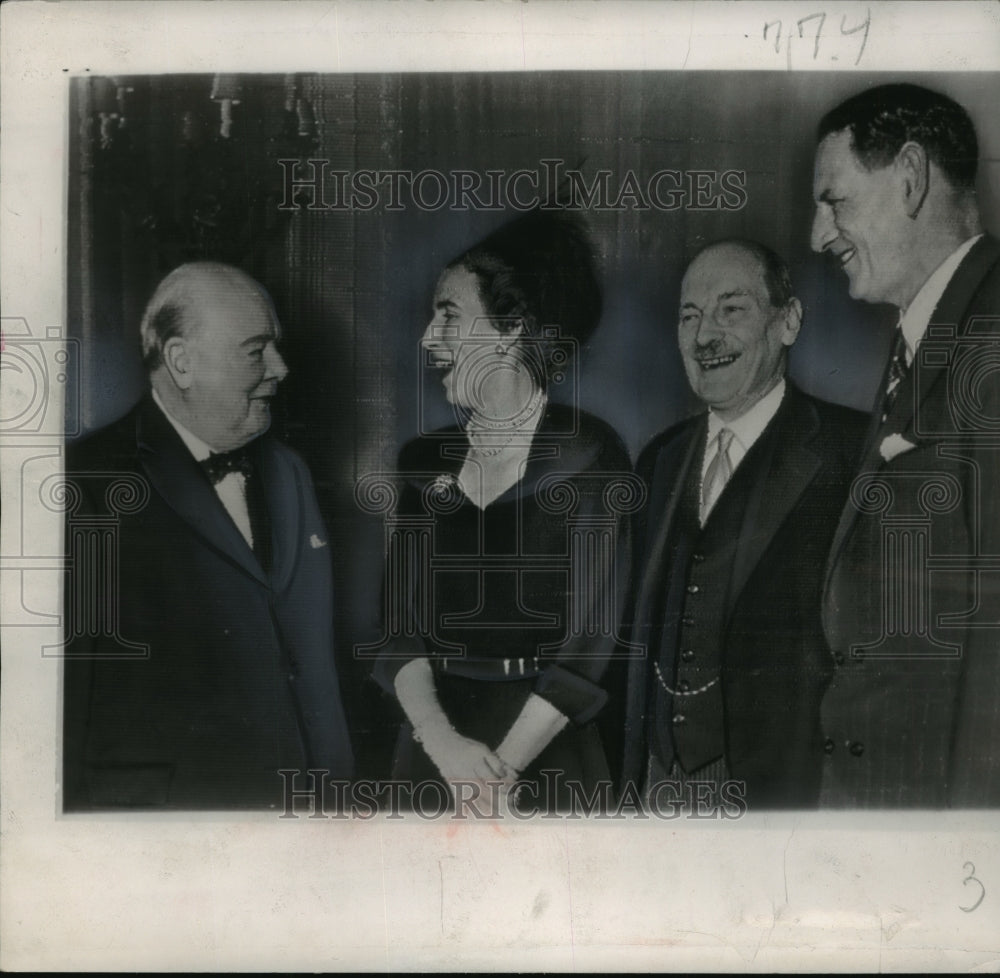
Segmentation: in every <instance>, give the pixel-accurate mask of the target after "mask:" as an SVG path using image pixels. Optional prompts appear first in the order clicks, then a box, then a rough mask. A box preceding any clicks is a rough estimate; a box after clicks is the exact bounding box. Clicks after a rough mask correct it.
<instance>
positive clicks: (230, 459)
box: [201, 446, 253, 486]
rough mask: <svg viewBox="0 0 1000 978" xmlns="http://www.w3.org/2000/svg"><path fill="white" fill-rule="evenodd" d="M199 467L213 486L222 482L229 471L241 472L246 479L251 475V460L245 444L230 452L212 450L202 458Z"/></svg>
mask: <svg viewBox="0 0 1000 978" xmlns="http://www.w3.org/2000/svg"><path fill="white" fill-rule="evenodd" d="M201 467H202V468H203V469H204V470H205V474H206V475H207V476H208V479H209V482H211V483H212V485H213V486H217V485H218V484H219V483H220V482H222V480H223V479H224V478H225V477H226V476H227V475H229V473H230V472H241V473H243V475H244V476H245V477H246V478H248V479H249V478H250V476H251V475H253V462H251V460H250V453H249V452H248V451H247V449H246V446H244V447H243V448H235V449H233V451H231V452H212V454H211V455H209V456H208V458H206V459H202V462H201Z"/></svg>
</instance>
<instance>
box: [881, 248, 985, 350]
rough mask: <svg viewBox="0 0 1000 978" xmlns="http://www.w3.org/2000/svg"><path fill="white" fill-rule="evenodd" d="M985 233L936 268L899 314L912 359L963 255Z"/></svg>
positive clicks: (958, 249)
mask: <svg viewBox="0 0 1000 978" xmlns="http://www.w3.org/2000/svg"><path fill="white" fill-rule="evenodd" d="M981 237H982V235H981V234H977V235H974V236H973V237H971V238H969V240H968V241H964V242H963V243H962V244H960V245H959V246H958V247H957V248H956V249H955V250H954V251H953V252H952V253H951V254H950V255H949V256H948V257H947V258H945V260H944V261H943V262H941V264H940V265H938V267H937V268H936V269H934V271H933V272H932V273H931V276H930V278H929V279H927V281H926V282H924V284H923V285H922V286H921V288H920V291H919V292H918V293H917V294H916V295H915V296H914V297H913V301H912V302H911V303H910V304H909V306H907V308H906V309H904V310H902V311H901V313H900V317H899V328H900V329H901V330H902V331H903V339H905V340H906V352H907V355H908V359H909V360H910V361H912V360H913V357H914V354H915V353H916V352H917V347H918V346H919V345H920V341H921V340H922V339H923V338H924V333H926V332H927V327H928V325H929V324H930V321H931V316H933V315H934V310H935V308H937V304H938V303H939V302H940V301H941V296H942V295H944V290H945V289H946V288H947V287H948V283H949V282H950V281H951V277H952V275H954V274H955V269H957V268H958V266H959V265H960V264H961V263H962V259H963V258H964V257H965V256H966V255H967V254H968V253H969V252H970V251H971V250H972V246H973V245H974V244H975V243H976V242H977V241H978V240H979V239H980V238H981Z"/></svg>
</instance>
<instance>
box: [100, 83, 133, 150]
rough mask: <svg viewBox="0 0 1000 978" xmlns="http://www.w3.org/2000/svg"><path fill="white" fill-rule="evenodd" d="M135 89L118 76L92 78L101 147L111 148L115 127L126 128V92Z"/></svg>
mask: <svg viewBox="0 0 1000 978" xmlns="http://www.w3.org/2000/svg"><path fill="white" fill-rule="evenodd" d="M131 91H133V89H132V88H130V87H128V86H126V85H123V84H122V83H121V81H120V80H119V79H117V78H113V77H106V78H103V77H102V78H92V79H91V96H92V99H93V106H94V112H95V114H96V115H97V118H98V120H99V121H100V126H101V149H109V148H110V147H111V144H112V143H113V142H114V138H115V128H116V124H117V128H119V129H124V128H125V93H126V92H131Z"/></svg>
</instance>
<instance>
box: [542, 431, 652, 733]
mask: <svg viewBox="0 0 1000 978" xmlns="http://www.w3.org/2000/svg"><path fill="white" fill-rule="evenodd" d="M581 436H582V437H584V438H587V439H588V440H590V441H592V443H593V446H592V447H593V448H594V449H595V450H594V451H589V450H588V451H586V452H585V454H586V455H587V456H589V457H592V458H593V461H592V462H590V463H589V464H587V465H586V466H585V467H584V468H582V469H581V471H580V472H579V473H578V474H577V475H576V476H575V477H574V479H573V480H572V481H573V482H574V483H575V484H576V489H577V492H578V499H579V502H578V504H577V506H576V508H575V511H574V512H573V514H572V517H573V522H572V526H571V527H570V555H571V569H570V575H569V593H568V599H569V600H568V608H569V611H568V614H569V617H570V620H569V623H568V628H567V637H566V640H565V642H564V644H563V646H562V648H560V649H559V651H558V653H557V654H556V655H555V657H554V661H553V662H552V664H551V665H549V666H548V667H547V668H546V669H545V670H544V671H543V672H542V673H541V675H540V676H539V677H538V680H537V682H536V684H535V690H534V691H535V693H536V694H537V695H538V696H541V697H542V698H543V699H545V700H547V701H548V702H549V703H551V704H552V705H553V706H554V707H555V708H556V709H557V710H559V711H560V712H561V713H563V714H565V715H566V716H567V717H569V719H570V721H571V722H572V723H574V724H577V725H582V724H585V723H588V722H589V721H591V720H593V719H594V718H595V717H596V716H597V714H598V713H599V712H600V711H601V709H602V708H603V707H604V705H605V703H606V702H607V700H608V693H607V691H606V690H605V688H604V686H603V684H602V678H603V677H604V676H605V674H606V673H607V671H608V667H609V665H610V664H611V663H612V661H613V659H615V658H616V657H618V656H624V655H627V652H628V647H627V643H625V642H624V641H623V640H622V638H621V637H620V635H621V626H622V618H623V613H624V610H625V598H626V589H627V586H628V573H629V561H630V556H631V543H632V533H631V523H632V514H633V511H634V510H635V508H636V507H637V506H638V504H639V503H641V496H642V490H641V484H640V483H638V480H637V479H636V477H635V476H634V475H633V474H632V471H631V464H630V461H629V456H628V453H627V451H626V449H625V446H624V445H623V444H622V442H621V439H620V438H619V437H618V435H617V434H616V433H615V432H614V431H613V430H612V429H611V428H610V427H608V426H607V425H605V424H604V423H603V422H600V421H598V420H597V419H588V421H587V423H586V424H585V425H584V426H583V430H582V432H581ZM584 447H585V448H590V447H591V446H584ZM574 543H575V545H574Z"/></svg>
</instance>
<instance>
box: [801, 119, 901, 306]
mask: <svg viewBox="0 0 1000 978" xmlns="http://www.w3.org/2000/svg"><path fill="white" fill-rule="evenodd" d="M904 179H905V175H904V174H903V173H902V172H901V169H900V167H899V166H897V165H896V164H895V163H890V164H889V165H888V166H884V167H880V168H876V169H874V170H867V169H865V167H864V166H863V165H862V164H861V162H860V161H859V160H858V158H857V157H856V156H855V155H854V150H853V149H852V148H851V134H850V132H848V131H847V130H846V129H845V130H841V131H840V132H834V133H830V135H828V136H826V137H825V138H824V139H823V141H822V142H821V143H820V144H819V148H818V149H817V151H816V166H815V173H814V180H813V196H814V198H815V202H816V214H815V217H814V218H813V227H812V248H813V251H817V252H822V253H825V254H828V255H829V256H830V257H831V258H832V259H833V260H834V261H835V262H836V263H837V264H838V265H839V266H840V267H841V268H843V270H844V272H845V273H846V274H847V278H848V282H849V283H850V287H849V291H850V294H851V297H852V298H854V299H863V300H865V301H866V302H891V303H893V304H894V305H896V306H899V307H901V308H905V307H906V306H907V305H908V303H909V302H910V300H911V299H912V298H913V296H914V295H915V294H916V291H917V288H919V285H920V282H917V283H916V286H917V288H914V283H913V282H912V281H911V279H912V278H913V269H914V268H915V267H918V266H917V263H916V262H914V261H913V260H912V257H911V248H912V246H913V239H914V229H913V222H912V220H911V219H910V218H909V217H908V215H907V212H906V209H905V206H904V201H905V196H904V192H903V190H904V188H903V182H904Z"/></svg>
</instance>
